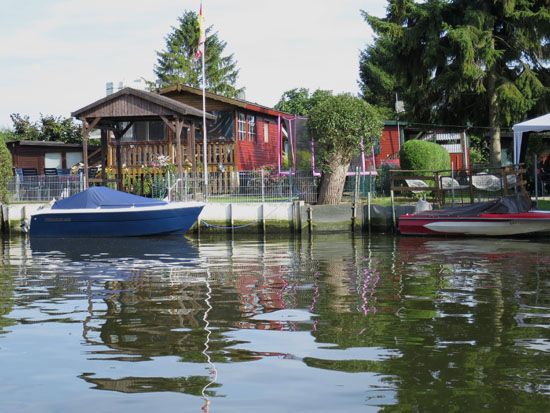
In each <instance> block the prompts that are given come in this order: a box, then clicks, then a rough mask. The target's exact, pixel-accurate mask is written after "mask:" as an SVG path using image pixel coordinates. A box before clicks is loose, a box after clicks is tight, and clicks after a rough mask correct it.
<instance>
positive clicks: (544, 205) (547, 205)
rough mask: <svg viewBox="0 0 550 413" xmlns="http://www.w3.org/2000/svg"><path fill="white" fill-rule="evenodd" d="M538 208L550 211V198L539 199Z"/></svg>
mask: <svg viewBox="0 0 550 413" xmlns="http://www.w3.org/2000/svg"><path fill="white" fill-rule="evenodd" d="M537 209H541V210H543V211H550V200H543V199H539V200H538V202H537Z"/></svg>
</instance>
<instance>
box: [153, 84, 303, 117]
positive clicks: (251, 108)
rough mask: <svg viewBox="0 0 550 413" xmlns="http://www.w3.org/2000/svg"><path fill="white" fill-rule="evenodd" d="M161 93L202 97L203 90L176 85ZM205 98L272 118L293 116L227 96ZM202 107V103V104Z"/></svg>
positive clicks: (214, 94) (212, 94)
mask: <svg viewBox="0 0 550 413" xmlns="http://www.w3.org/2000/svg"><path fill="white" fill-rule="evenodd" d="M159 93H160V94H161V95H173V94H178V93H187V94H190V95H195V96H200V97H202V89H198V88H195V87H191V86H186V85H175V86H168V87H165V88H162V89H160V90H159ZM205 96H206V98H207V99H210V100H213V101H217V102H220V103H223V104H226V105H230V106H235V107H238V108H241V109H245V110H249V111H254V112H258V113H262V114H265V115H271V116H293V115H292V114H290V113H286V112H281V111H279V110H276V109H273V108H269V107H267V106H263V105H260V104H258V103H254V102H248V101H246V100H242V99H236V98H228V97H226V96H222V95H218V94H216V93H212V92H208V91H206V93H205ZM201 105H202V102H201ZM207 109H208V107H207Z"/></svg>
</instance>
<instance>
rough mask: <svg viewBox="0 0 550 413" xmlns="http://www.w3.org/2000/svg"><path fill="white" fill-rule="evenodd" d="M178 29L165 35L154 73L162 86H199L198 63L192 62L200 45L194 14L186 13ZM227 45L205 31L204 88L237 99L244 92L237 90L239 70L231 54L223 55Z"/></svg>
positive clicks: (191, 12)
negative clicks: (163, 46) (164, 41)
mask: <svg viewBox="0 0 550 413" xmlns="http://www.w3.org/2000/svg"><path fill="white" fill-rule="evenodd" d="M178 22H179V24H178V26H177V27H172V31H171V32H170V33H169V34H168V35H167V36H166V48H165V50H163V51H161V52H157V64H156V66H155V70H154V71H155V74H156V76H157V79H158V80H159V82H160V84H161V85H162V87H166V86H172V85H178V84H182V85H187V86H193V87H202V69H201V61H200V59H199V60H197V61H196V60H195V53H196V50H197V45H198V42H199V24H198V20H197V14H196V13H195V12H193V11H186V12H184V13H183V15H182V16H181V17H179V18H178ZM226 45H227V43H226V42H224V41H222V40H220V39H219V37H218V33H217V32H213V29H212V26H210V27H208V28H207V29H206V43H205V49H206V54H205V71H206V89H208V91H210V92H213V93H217V94H220V95H224V96H227V97H233V98H234V97H238V96H239V95H240V94H242V92H243V91H244V89H239V88H237V87H236V81H237V77H238V75H239V69H238V68H237V62H236V61H235V60H234V58H233V55H232V54H231V55H223V52H224V49H225V47H226Z"/></svg>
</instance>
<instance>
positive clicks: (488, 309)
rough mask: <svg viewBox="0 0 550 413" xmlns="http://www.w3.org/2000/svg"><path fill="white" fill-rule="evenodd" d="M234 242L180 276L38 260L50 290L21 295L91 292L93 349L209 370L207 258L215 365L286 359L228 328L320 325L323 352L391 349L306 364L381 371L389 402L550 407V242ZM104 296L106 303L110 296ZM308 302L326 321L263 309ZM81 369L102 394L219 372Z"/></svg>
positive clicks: (191, 386) (8, 279) (2, 277)
mask: <svg viewBox="0 0 550 413" xmlns="http://www.w3.org/2000/svg"><path fill="white" fill-rule="evenodd" d="M226 247H227V253H225V251H224V253H220V247H219V243H214V244H212V246H211V247H209V246H208V245H207V246H205V247H204V248H202V249H201V259H202V260H203V264H201V266H202V267H199V266H193V267H192V268H193V271H194V272H192V271H191V270H189V271H187V269H186V268H187V267H184V266H182V267H180V268H178V269H177V270H178V271H179V272H178V274H177V275H178V276H177V277H176V278H175V279H174V278H173V277H172V275H173V274H174V271H172V270H173V269H170V268H162V269H154V270H152V269H146V268H145V269H144V268H140V269H135V270H132V271H127V272H126V273H125V275H124V277H120V278H121V279H119V280H117V281H109V282H106V283H105V281H104V280H102V281H101V283H99V282H98V281H96V280H94V279H93V278H88V279H84V278H78V277H72V276H71V274H70V271H71V269H70V268H69V269H68V270H67V272H69V275H63V274H62V273H61V272H60V273H56V274H47V273H42V272H40V271H41V270H40V271H39V270H36V268H35V269H34V271H37V272H36V274H38V275H36V274H35V276H34V277H33V278H32V279H28V278H25V279H26V282H28V283H30V284H33V285H34V286H39V287H40V288H39V293H38V294H36V295H30V294H29V295H27V296H25V295H24V294H23V295H22V297H21V298H19V297H18V298H17V300H18V304H19V303H21V305H23V306H24V305H26V304H28V303H31V302H32V301H33V300H38V299H42V298H55V297H65V296H67V295H69V294H74V293H75V292H76V293H80V294H82V291H83V290H84V291H85V288H88V291H89V302H90V308H89V317H88V318H87V320H86V322H85V323H84V338H85V340H86V342H87V343H88V344H91V345H93V350H92V351H91V352H90V353H89V354H93V357H96V355H99V356H98V359H103V360H121V361H128V360H130V361H140V360H149V359H152V358H154V357H160V356H177V357H179V359H180V360H181V361H184V362H187V363H197V364H198V363H200V364H204V365H206V363H207V358H206V357H205V354H204V351H205V341H206V339H207V335H208V333H207V332H206V331H205V330H204V324H205V323H204V315H205V312H206V311H207V310H208V309H209V306H208V305H207V304H206V302H205V298H206V297H207V291H208V289H207V286H206V284H205V282H204V279H205V274H204V273H203V270H204V267H206V266H207V267H208V268H209V269H210V275H211V277H210V280H211V287H212V293H211V300H210V304H211V307H212V308H211V310H210V311H209V313H208V321H209V322H210V324H211V326H212V327H213V328H212V331H211V336H210V342H209V344H208V346H209V347H208V354H209V355H210V356H211V358H212V360H213V361H214V362H215V363H230V362H231V363H234V362H242V361H251V360H257V359H260V358H262V357H269V356H275V357H280V356H281V355H282V354H281V353H275V352H273V353H268V352H267V351H265V352H255V351H253V350H254V348H253V347H252V348H251V349H250V350H244V349H236V348H234V347H232V346H233V345H234V344H238V342H237V341H236V340H232V339H229V337H228V335H227V334H226V333H227V332H228V331H231V330H233V329H272V330H302V331H311V334H312V336H313V337H314V338H315V341H316V344H317V345H318V348H322V347H333V345H336V347H337V348H338V349H348V348H352V347H357V348H362V349H374V350H376V349H381V350H384V351H382V352H380V353H377V352H376V351H373V354H374V355H373V356H372V357H371V358H370V359H369V357H365V358H366V359H360V360H352V359H349V358H348V359H345V360H332V359H330V355H329V356H326V358H322V357H320V356H318V357H307V356H306V357H304V358H303V359H302V360H303V362H304V363H305V364H306V365H308V366H311V367H313V368H318V369H324V370H327V371H329V370H331V371H342V372H350V373H352V372H371V373H377V374H379V375H381V376H382V377H383V381H385V382H386V383H387V387H388V388H387V389H389V390H390V391H392V392H394V393H395V395H396V398H397V400H398V402H397V404H396V405H395V406H384V407H383V410H385V411H414V410H417V411H435V410H437V411H439V410H441V408H442V406H445V408H446V409H449V410H450V411H458V410H464V406H468V407H469V409H470V410H474V411H475V410H483V409H484V408H487V409H490V410H491V409H492V410H513V409H515V410H524V411H545V410H548V409H547V408H545V407H548V406H547V404H548V402H547V401H546V399H544V396H542V394H543V393H544V392H547V391H548V387H547V386H548V378H547V377H548V376H547V373H546V371H545V366H546V364H547V360H546V358H547V357H545V354H547V353H545V351H546V352H547V350H548V335H547V325H548V322H547V319H546V318H545V317H546V315H547V309H548V307H549V305H550V302H549V301H550V296H549V295H548V281H547V276H546V274H547V268H548V266H549V265H550V258H548V257H550V254H548V253H549V252H550V251H549V249H550V246H546V245H545V244H534V245H530V244H528V243H527V244H526V243H517V242H512V241H511V242H508V243H506V242H504V243H502V242H501V243H497V242H496V241H495V242H490V243H489V242H475V241H473V240H466V241H464V240H463V241H449V240H443V239H441V240H429V239H419V238H407V239H406V238H393V237H389V236H373V237H371V238H366V237H365V238H360V237H358V238H354V239H352V238H349V237H345V236H335V235H330V236H327V237H320V236H316V237H314V238H313V241H312V243H309V242H306V241H305V240H303V241H302V240H294V241H292V242H289V241H284V242H283V241H279V242H269V243H266V244H262V243H251V242H249V243H247V242H243V243H239V242H228V243H227V246H226ZM209 248H211V250H209ZM47 258H48V257H45V258H44V260H46V259H47ZM37 262H39V260H38V258H37ZM61 264H62V265H69V264H70V263H69V264H67V263H61ZM73 264H74V263H73ZM6 268H8V272H9V271H10V269H9V268H10V267H9V266H4V273H2V274H0V329H1V327H2V324H1V323H2V322H5V320H6V319H5V318H2V314H6V313H7V312H9V311H11V306H12V302H13V298H12V296H13V294H14V293H13V289H14V281H13V279H14V274H9V273H6V271H5V269H6ZM87 268H88V267H87ZM537 272H538V275H537ZM545 277H546V278H545ZM52 285H53V287H52ZM83 287H84V288H83ZM98 297H101V299H102V301H101V303H105V304H106V309H105V308H104V306H103V305H99V306H98V305H97V304H96V303H97V298H98ZM94 306H95V308H94ZM295 308H296V309H304V310H309V311H311V312H312V313H314V314H315V316H314V322H312V323H310V322H296V323H293V322H291V321H280V320H278V321H271V320H270V319H269V318H266V319H264V320H259V319H254V318H251V317H252V316H254V315H256V314H261V313H268V312H273V311H276V310H282V309H295ZM103 345H105V346H107V347H108V348H104V347H103ZM537 346H538V347H537ZM336 352H337V350H335V353H333V354H336ZM323 354H330V352H327V353H323ZM344 358H345V357H344ZM183 366H185V367H184V368H187V367H188V366H187V365H183ZM199 368H200V366H199ZM178 376H179V373H178ZM81 377H82V378H83V379H84V380H86V381H87V382H89V383H92V384H94V385H95V388H97V389H104V390H113V391H121V392H146V391H174V392H185V393H188V394H193V395H197V396H198V395H201V390H202V389H203V388H204V387H205V386H206V385H207V384H208V383H209V382H210V380H211V377H209V376H208V373H207V372H206V369H205V374H204V375H200V374H199V375H197V374H196V373H193V374H190V375H189V376H182V377H173V378H164V377H134V376H130V377H122V378H111V377H96V376H95V375H93V374H86V375H82V376H81ZM220 380H221V381H220V382H221V383H223V377H222V378H220ZM219 386H220V384H219V383H218V384H214V385H213V386H212V387H211V388H210V389H209V390H208V395H209V396H214V395H215V393H216V392H217V391H219V388H220V387H219ZM545 386H546V387H545Z"/></svg>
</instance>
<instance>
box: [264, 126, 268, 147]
mask: <svg viewBox="0 0 550 413" xmlns="http://www.w3.org/2000/svg"><path fill="white" fill-rule="evenodd" d="M264 143H269V123H267V122H266V123H264Z"/></svg>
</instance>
